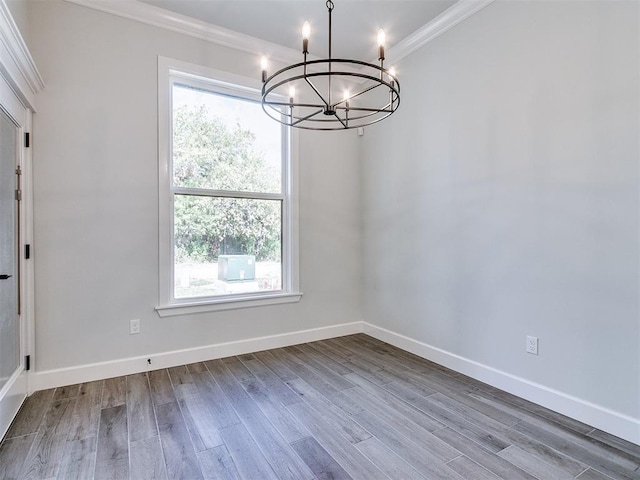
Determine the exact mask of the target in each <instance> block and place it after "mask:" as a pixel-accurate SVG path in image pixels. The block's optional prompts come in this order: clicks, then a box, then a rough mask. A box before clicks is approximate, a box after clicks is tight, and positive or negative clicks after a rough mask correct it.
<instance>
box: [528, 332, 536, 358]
mask: <svg viewBox="0 0 640 480" xmlns="http://www.w3.org/2000/svg"><path fill="white" fill-rule="evenodd" d="M527 353H531V354H533V355H537V354H538V337H531V336H528V335H527Z"/></svg>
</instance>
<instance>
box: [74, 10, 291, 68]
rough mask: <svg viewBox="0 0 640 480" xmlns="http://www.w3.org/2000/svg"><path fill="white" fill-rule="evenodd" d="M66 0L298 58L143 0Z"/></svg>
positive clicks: (243, 48)
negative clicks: (141, 0) (139, 0)
mask: <svg viewBox="0 0 640 480" xmlns="http://www.w3.org/2000/svg"><path fill="white" fill-rule="evenodd" d="M66 1H67V2H69V3H75V4H76V5H81V6H83V7H88V8H92V9H94V10H99V11H101V12H105V13H110V14H112V15H117V16H119V17H124V18H128V19H129V20H135V21H137V22H141V23H145V24H147V25H153V26H154V27H159V28H164V29H165V30H170V31H172V32H176V33H180V34H182V35H187V36H189V37H193V38H198V39H200V40H205V41H207V42H211V43H215V44H217V45H222V46H225V47H229V48H234V49H236V50H240V51H243V52H248V53H252V54H254V55H258V54H261V55H267V56H268V57H269V58H270V59H272V60H274V61H278V62H283V63H291V62H297V61H300V52H299V51H298V50H296V49H293V48H288V47H283V46H282V45H278V44H275V43H271V42H267V41H265V40H261V39H259V38H255V37H252V36H250V35H245V34H243V33H239V32H236V31H233V30H229V29H227V28H223V27H219V26H217V25H213V24H211V23H208V22H203V21H202V20H197V19H195V18H192V17H188V16H186V15H180V14H178V13H175V12H172V11H170V10H165V9H164V8H160V7H155V6H153V5H149V4H147V3H142V2H138V1H135V0H127V1H122V0H66ZM256 71H257V70H256Z"/></svg>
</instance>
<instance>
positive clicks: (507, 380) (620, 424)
mask: <svg viewBox="0 0 640 480" xmlns="http://www.w3.org/2000/svg"><path fill="white" fill-rule="evenodd" d="M363 323H364V327H363V333H366V334H367V335H370V336H372V337H375V338H377V339H378V340H382V341H383V342H386V343H389V344H391V345H394V346H396V347H398V348H401V349H403V350H406V351H407V352H411V353H413V354H415V355H418V356H420V357H422V358H426V359H427V360H431V361H432V362H435V363H438V364H440V365H443V366H445V367H447V368H450V369H452V370H455V371H456V372H459V373H463V374H465V375H468V376H469V377H472V378H475V379H476V380H480V381H481V382H484V383H488V384H489V385H491V386H493V387H496V388H499V389H501V390H504V391H506V392H509V393H512V394H514V395H517V396H518V397H521V398H524V399H526V400H529V401H531V402H534V403H536V404H538V405H541V406H543V407H546V408H549V409H551V410H553V411H555V412H558V413H562V414H563V415H566V416H568V417H571V418H574V419H575V420H578V421H580V422H583V423H586V424H588V425H592V426H594V427H596V428H598V429H600V430H603V431H605V432H607V433H611V434H612V435H616V436H617V437H620V438H624V439H625V440H628V441H630V442H633V443H635V444H638V445H640V419H637V418H633V417H630V416H628V415H624V414H622V413H620V412H616V411H613V410H610V409H608V408H606V407H603V406H600V405H596V404H594V403H591V402H588V401H586V400H582V399H580V398H577V397H574V396H572V395H568V394H566V393H563V392H560V391H558V390H554V389H552V388H549V387H545V386H544V385H540V384H538V383H534V382H531V381H529V380H526V379H524V378H521V377H518V376H516V375H511V374H509V373H506V372H503V371H501V370H498V369H495V368H492V367H489V366H487V365H483V364H481V363H478V362H475V361H473V360H469V359H468V358H464V357H461V356H459V355H456V354H453V353H451V352H447V351H445V350H442V349H440V348H436V347H433V346H431V345H428V344H426V343H423V342H420V341H418V340H414V339H412V338H409V337H406V336H404V335H400V334H399V333H395V332H392V331H390V330H387V329H385V328H381V327H377V326H375V325H371V324H370V323H366V322H363Z"/></svg>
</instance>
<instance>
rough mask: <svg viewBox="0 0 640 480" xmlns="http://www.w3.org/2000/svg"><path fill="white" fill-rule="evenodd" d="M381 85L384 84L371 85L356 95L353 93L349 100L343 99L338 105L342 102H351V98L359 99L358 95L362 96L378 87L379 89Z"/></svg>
mask: <svg viewBox="0 0 640 480" xmlns="http://www.w3.org/2000/svg"><path fill="white" fill-rule="evenodd" d="M382 85H384V83H378V84H377V85H372V86H370V87H369V88H365V89H364V90H361V91H359V92H358V93H354V94H353V95H351V96H350V97H349V98H346V99H344V100H343V101H342V102H340V103H344V102H347V101H349V100H351V99H352V98H356V97H359V96H360V95H364V94H365V93H367V92H370V91H371V90H374V89H376V88H378V87H381V86H382Z"/></svg>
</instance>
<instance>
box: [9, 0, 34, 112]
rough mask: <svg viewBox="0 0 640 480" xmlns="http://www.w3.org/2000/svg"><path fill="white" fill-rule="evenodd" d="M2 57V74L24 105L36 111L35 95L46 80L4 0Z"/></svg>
mask: <svg viewBox="0 0 640 480" xmlns="http://www.w3.org/2000/svg"><path fill="white" fill-rule="evenodd" d="M0 59H1V61H0V71H1V72H2V74H3V75H4V76H5V77H7V79H8V80H9V81H10V82H11V84H12V87H13V89H14V91H15V92H16V94H17V95H18V97H20V100H21V101H22V102H23V103H24V105H25V106H27V107H29V108H31V109H32V110H34V111H35V108H34V104H35V102H34V97H35V95H36V94H37V93H38V92H39V91H40V90H42V89H43V88H44V82H43V80H42V77H41V76H40V73H39V72H38V69H37V68H36V64H35V62H34V61H33V57H32V56H31V53H29V49H28V48H27V45H26V44H25V42H24V40H23V39H22V35H20V31H19V30H18V26H17V25H16V22H15V21H14V20H13V17H12V16H11V12H10V11H9V8H8V7H7V4H6V3H5V1H4V0H0Z"/></svg>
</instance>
